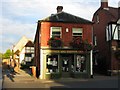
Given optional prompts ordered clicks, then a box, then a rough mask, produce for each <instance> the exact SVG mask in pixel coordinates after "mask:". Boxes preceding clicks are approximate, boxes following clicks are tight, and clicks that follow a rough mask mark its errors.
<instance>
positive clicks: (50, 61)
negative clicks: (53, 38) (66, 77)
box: [46, 55, 58, 73]
mask: <svg viewBox="0 0 120 90" xmlns="http://www.w3.org/2000/svg"><path fill="white" fill-rule="evenodd" d="M46 64H47V72H49V73H53V72H58V55H47V62H46Z"/></svg>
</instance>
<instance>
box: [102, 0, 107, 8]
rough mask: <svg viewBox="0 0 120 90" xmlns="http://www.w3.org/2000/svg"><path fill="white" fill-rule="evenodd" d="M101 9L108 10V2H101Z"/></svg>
mask: <svg viewBox="0 0 120 90" xmlns="http://www.w3.org/2000/svg"><path fill="white" fill-rule="evenodd" d="M101 8H103V9H108V0H101Z"/></svg>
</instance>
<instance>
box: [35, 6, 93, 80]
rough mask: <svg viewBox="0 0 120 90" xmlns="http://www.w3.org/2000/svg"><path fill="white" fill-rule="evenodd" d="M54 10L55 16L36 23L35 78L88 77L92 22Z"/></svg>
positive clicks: (90, 66) (90, 65) (90, 64)
mask: <svg viewBox="0 0 120 90" xmlns="http://www.w3.org/2000/svg"><path fill="white" fill-rule="evenodd" d="M62 9H63V7H62V6H58V7H57V13H56V14H52V15H51V16H49V17H47V18H45V19H42V20H38V25H37V31H36V35H35V40H34V43H35V62H36V76H37V77H38V78H39V77H40V78H41V79H52V78H60V77H75V78H78V77H79V78H89V77H91V76H92V75H93V72H92V39H93V38H92V35H93V34H92V33H93V27H92V25H93V23H92V22H91V21H89V20H86V19H83V18H80V17H78V16H74V15H72V14H69V13H66V12H64V11H62Z"/></svg>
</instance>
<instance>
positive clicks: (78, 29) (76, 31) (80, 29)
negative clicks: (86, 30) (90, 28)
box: [72, 28, 83, 37]
mask: <svg viewBox="0 0 120 90" xmlns="http://www.w3.org/2000/svg"><path fill="white" fill-rule="evenodd" d="M74 33H79V34H82V35H74ZM72 36H73V37H83V28H72Z"/></svg>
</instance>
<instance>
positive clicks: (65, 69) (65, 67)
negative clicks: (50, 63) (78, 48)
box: [61, 55, 74, 77]
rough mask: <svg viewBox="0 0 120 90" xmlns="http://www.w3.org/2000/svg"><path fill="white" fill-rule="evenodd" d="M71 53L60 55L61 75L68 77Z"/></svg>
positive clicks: (71, 58)
mask: <svg viewBox="0 0 120 90" xmlns="http://www.w3.org/2000/svg"><path fill="white" fill-rule="evenodd" d="M73 59H74V58H73V55H62V60H61V61H62V77H70V72H71V68H72V67H71V65H72V63H71V62H72V60H73Z"/></svg>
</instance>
